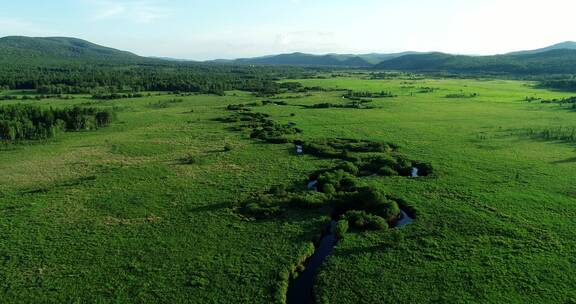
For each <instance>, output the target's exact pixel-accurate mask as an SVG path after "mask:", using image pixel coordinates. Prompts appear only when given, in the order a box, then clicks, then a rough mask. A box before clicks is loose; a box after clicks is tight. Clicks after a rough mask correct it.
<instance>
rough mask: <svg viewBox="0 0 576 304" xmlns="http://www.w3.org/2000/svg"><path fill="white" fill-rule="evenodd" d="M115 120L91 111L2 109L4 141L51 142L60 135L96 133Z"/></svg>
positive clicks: (0, 131)
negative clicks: (90, 131)
mask: <svg viewBox="0 0 576 304" xmlns="http://www.w3.org/2000/svg"><path fill="white" fill-rule="evenodd" d="M113 118H114V115H113V113H112V112H111V111H108V110H102V109H98V108H90V107H86V108H84V107H72V108H65V109H53V108H48V109H45V108H41V107H38V106H33V105H23V104H17V105H8V106H2V107H0V140H1V141H18V140H41V139H49V138H52V137H54V136H56V134H57V133H58V132H60V131H81V130H95V129H98V128H101V127H106V126H108V125H109V124H110V123H111V122H112V120H113Z"/></svg>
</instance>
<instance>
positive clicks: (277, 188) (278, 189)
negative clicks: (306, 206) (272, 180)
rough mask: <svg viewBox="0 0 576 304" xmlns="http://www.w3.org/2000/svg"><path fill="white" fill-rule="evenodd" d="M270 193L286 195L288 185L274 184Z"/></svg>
mask: <svg viewBox="0 0 576 304" xmlns="http://www.w3.org/2000/svg"><path fill="white" fill-rule="evenodd" d="M268 193H270V194H272V195H274V196H286V195H287V194H288V193H287V192H286V185H274V186H272V187H270V191H268Z"/></svg>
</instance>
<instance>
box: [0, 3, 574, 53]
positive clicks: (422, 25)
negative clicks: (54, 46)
mask: <svg viewBox="0 0 576 304" xmlns="http://www.w3.org/2000/svg"><path fill="white" fill-rule="evenodd" d="M575 11H576V1H574V0H546V1H534V0H163V1H162V0H50V1H41V0H19V1H14V0H0V36H10V35H22V36H35V37H44V36H64V37H76V38H81V39H85V40H88V41H91V42H94V43H97V44H101V45H105V46H109V47H114V48H117V49H122V50H127V51H131V52H134V53H136V54H138V55H142V56H160V57H173V58H183V59H193V60H207V59H217V58H225V59H228V58H243V57H254V56H262V55H270V54H279V53H292V52H305V53H313V54H326V53H355V54H359V53H391V52H400V51H441V52H447V53H454V54H474V55H489V54H500V53H506V52H510V51H516V50H525V49H535V48H540V47H544V46H548V45H551V44H555V43H559V42H563V41H569V40H571V41H576V30H574V25H573V22H572V20H573V13H574V12H575Z"/></svg>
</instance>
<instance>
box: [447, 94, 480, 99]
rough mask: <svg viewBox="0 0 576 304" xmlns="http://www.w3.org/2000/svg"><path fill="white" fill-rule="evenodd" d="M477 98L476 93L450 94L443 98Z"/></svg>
mask: <svg viewBox="0 0 576 304" xmlns="http://www.w3.org/2000/svg"><path fill="white" fill-rule="evenodd" d="M474 97H478V93H452V94H448V95H446V96H445V98H474Z"/></svg>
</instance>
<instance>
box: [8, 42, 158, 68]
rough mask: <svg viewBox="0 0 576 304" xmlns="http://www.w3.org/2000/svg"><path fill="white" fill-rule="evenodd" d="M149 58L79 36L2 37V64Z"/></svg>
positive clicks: (107, 61) (121, 60) (103, 61)
mask: <svg viewBox="0 0 576 304" xmlns="http://www.w3.org/2000/svg"><path fill="white" fill-rule="evenodd" d="M149 60H152V59H148V58H144V57H140V56H137V55H135V54H133V53H130V52H126V51H120V50H116V49H112V48H108V47H104V46H101V45H97V44H94V43H91V42H88V41H85V40H81V39H76V38H65V37H48V38H34V37H22V36H9V37H4V38H0V63H3V64H8V63H18V64H22V63H46V62H95V63H117V62H123V63H125V62H143V61H149Z"/></svg>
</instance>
